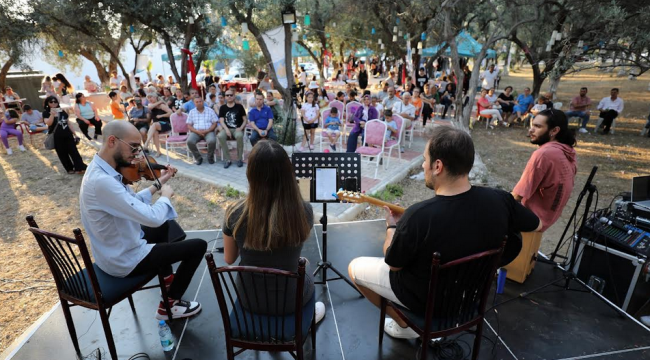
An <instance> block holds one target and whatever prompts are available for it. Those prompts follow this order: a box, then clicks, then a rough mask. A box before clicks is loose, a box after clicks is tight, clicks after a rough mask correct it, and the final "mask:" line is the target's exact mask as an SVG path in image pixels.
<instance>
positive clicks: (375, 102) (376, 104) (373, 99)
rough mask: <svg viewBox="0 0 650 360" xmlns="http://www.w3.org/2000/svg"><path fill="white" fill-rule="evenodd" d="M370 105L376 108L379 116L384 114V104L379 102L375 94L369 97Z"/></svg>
mask: <svg viewBox="0 0 650 360" xmlns="http://www.w3.org/2000/svg"><path fill="white" fill-rule="evenodd" d="M370 105H372V106H373V107H374V108H375V109H377V114H378V115H379V117H382V116H383V115H384V105H382V104H381V103H380V102H379V97H378V96H377V95H372V96H371V97H370Z"/></svg>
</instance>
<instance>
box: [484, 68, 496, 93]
mask: <svg viewBox="0 0 650 360" xmlns="http://www.w3.org/2000/svg"><path fill="white" fill-rule="evenodd" d="M498 75H499V72H498V71H496V70H494V71H493V72H490V70H485V71H484V72H483V74H481V77H480V78H481V79H483V82H482V83H481V87H482V88H483V89H487V90H490V89H492V88H493V87H494V81H495V80H496V79H497V76H498Z"/></svg>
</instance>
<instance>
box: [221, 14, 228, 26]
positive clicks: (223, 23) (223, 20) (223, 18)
mask: <svg viewBox="0 0 650 360" xmlns="http://www.w3.org/2000/svg"><path fill="white" fill-rule="evenodd" d="M227 25H228V22H227V21H226V17H225V16H223V15H221V26H223V27H226V26H227Z"/></svg>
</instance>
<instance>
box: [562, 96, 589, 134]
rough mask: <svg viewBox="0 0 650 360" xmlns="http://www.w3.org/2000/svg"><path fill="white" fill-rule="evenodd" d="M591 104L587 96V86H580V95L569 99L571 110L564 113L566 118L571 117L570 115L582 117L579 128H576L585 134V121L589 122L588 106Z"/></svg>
mask: <svg viewBox="0 0 650 360" xmlns="http://www.w3.org/2000/svg"><path fill="white" fill-rule="evenodd" d="M590 106H591V99H590V98H589V96H587V88H586V87H582V88H580V95H578V96H576V97H574V98H573V100H571V105H570V107H569V108H570V109H571V111H568V112H567V113H566V116H567V118H572V117H579V118H580V119H582V122H581V124H580V130H578V131H579V132H580V133H581V134H586V133H587V123H588V122H589V107H590Z"/></svg>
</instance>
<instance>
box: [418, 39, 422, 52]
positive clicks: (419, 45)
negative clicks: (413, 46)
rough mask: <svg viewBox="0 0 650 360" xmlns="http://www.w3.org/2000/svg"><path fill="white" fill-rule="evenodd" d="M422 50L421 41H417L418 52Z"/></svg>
mask: <svg viewBox="0 0 650 360" xmlns="http://www.w3.org/2000/svg"><path fill="white" fill-rule="evenodd" d="M420 49H422V41H418V50H420Z"/></svg>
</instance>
